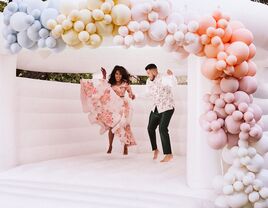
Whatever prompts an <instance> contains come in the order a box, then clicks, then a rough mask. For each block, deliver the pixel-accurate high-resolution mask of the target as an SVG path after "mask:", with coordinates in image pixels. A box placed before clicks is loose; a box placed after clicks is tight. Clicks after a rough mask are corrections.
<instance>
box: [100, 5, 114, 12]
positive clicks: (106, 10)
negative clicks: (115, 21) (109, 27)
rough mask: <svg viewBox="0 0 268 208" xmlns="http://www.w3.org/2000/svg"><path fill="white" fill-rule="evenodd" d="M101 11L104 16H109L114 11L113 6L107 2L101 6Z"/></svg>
mask: <svg viewBox="0 0 268 208" xmlns="http://www.w3.org/2000/svg"><path fill="white" fill-rule="evenodd" d="M101 10H102V11H103V12H104V14H109V13H110V12H111V10H112V5H111V4H110V3H109V2H105V3H103V4H102V5H101Z"/></svg>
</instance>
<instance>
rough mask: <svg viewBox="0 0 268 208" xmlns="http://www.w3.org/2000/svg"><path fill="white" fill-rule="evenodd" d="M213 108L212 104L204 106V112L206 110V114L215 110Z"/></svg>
mask: <svg viewBox="0 0 268 208" xmlns="http://www.w3.org/2000/svg"><path fill="white" fill-rule="evenodd" d="M213 107H214V105H213V104H211V103H206V104H205V106H204V110H205V112H208V111H211V110H213Z"/></svg>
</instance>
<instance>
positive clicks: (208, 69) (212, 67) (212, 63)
mask: <svg viewBox="0 0 268 208" xmlns="http://www.w3.org/2000/svg"><path fill="white" fill-rule="evenodd" d="M217 61H218V60H217V59H215V58H208V59H206V60H205V61H204V62H203V64H202V67H201V72H202V74H203V75H204V76H205V77H206V78H208V79H210V80H216V79H218V78H219V77H220V76H221V75H222V72H221V71H219V70H217V69H216V63H217Z"/></svg>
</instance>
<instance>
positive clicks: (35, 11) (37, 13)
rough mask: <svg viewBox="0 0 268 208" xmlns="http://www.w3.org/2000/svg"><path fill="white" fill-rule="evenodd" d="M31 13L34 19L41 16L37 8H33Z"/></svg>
mask: <svg viewBox="0 0 268 208" xmlns="http://www.w3.org/2000/svg"><path fill="white" fill-rule="evenodd" d="M31 15H32V16H33V17H34V19H36V20H39V19H40V16H41V12H40V10H38V9H35V10H33V11H32V12H31Z"/></svg>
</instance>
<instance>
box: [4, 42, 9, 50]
mask: <svg viewBox="0 0 268 208" xmlns="http://www.w3.org/2000/svg"><path fill="white" fill-rule="evenodd" d="M4 47H5V49H9V50H10V44H9V43H8V42H7V41H5V42H4Z"/></svg>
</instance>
